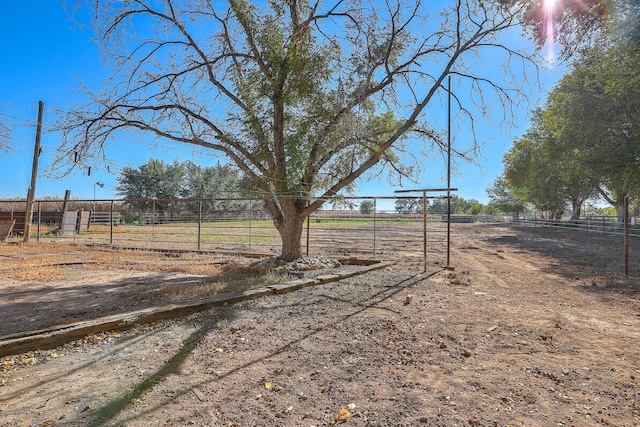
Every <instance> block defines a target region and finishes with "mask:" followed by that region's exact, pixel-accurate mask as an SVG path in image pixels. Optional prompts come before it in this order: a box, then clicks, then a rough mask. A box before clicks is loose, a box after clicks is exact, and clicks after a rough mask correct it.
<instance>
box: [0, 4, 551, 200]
mask: <svg viewBox="0 0 640 427" xmlns="http://www.w3.org/2000/svg"><path fill="white" fill-rule="evenodd" d="M507 36H508V37H513V36H514V35H513V34H510V35H507ZM91 39H92V34H91V32H90V31H89V30H86V29H85V30H83V29H81V28H77V27H76V26H75V25H74V23H73V22H72V21H71V20H70V19H69V17H68V15H67V13H66V12H65V10H64V9H63V6H62V3H61V2H60V1H55V0H34V1H29V2H5V4H3V12H2V14H0V58H2V60H1V65H0V120H3V121H11V122H13V123H15V124H17V126H15V127H14V129H13V132H12V139H11V140H10V141H9V142H10V145H11V146H12V148H13V149H12V150H11V151H10V152H9V153H4V152H0V198H13V197H25V196H26V192H27V188H28V187H29V183H30V178H31V165H32V159H33V146H34V141H35V129H36V118H37V112H38V101H40V100H42V101H44V103H45V125H44V132H43V136H42V145H43V153H42V156H41V157H40V167H39V169H40V170H39V179H38V183H37V189H36V197H37V198H42V197H63V196H64V192H65V190H67V189H68V190H71V196H72V197H73V198H78V199H93V198H94V192H95V196H96V197H97V198H98V199H101V198H115V197H117V195H116V194H115V191H114V188H113V187H114V186H115V185H116V179H115V178H116V176H117V171H118V166H119V167H124V166H132V167H137V166H138V165H140V164H142V163H145V162H147V161H148V160H149V159H150V158H162V159H164V160H166V161H169V162H170V161H173V160H174V159H179V160H186V159H191V160H194V161H195V162H196V163H199V164H201V165H203V166H206V165H210V164H214V163H215V162H216V161H217V160H218V159H217V158H216V157H214V156H210V155H203V154H202V153H200V152H194V150H193V149H191V148H189V147H186V146H176V145H175V144H173V145H172V144H170V143H166V144H163V143H160V144H159V146H154V147H151V146H149V145H148V144H145V143H143V142H139V141H131V140H123V141H114V142H113V145H112V147H111V149H110V151H109V157H110V159H111V160H113V162H114V165H115V166H116V167H114V168H113V169H110V170H109V171H107V170H106V169H101V168H97V167H96V168H92V170H91V174H90V175H88V171H87V170H79V171H76V172H75V173H74V174H72V175H68V176H65V177H62V178H54V177H49V176H47V175H46V169H47V167H48V166H49V165H50V164H51V162H52V160H53V158H54V156H55V148H56V147H57V145H58V136H57V135H55V134H53V133H51V132H48V129H49V128H50V124H51V121H50V119H51V118H52V117H53V116H54V114H55V112H56V111H58V110H62V111H66V110H68V109H70V108H71V106H72V105H73V104H74V103H75V102H79V101H81V98H79V97H78V95H77V93H76V90H77V89H78V88H79V87H80V85H81V82H82V84H86V85H88V86H90V87H92V88H96V89H97V88H99V86H100V81H101V78H103V77H104V76H105V69H104V66H103V64H102V63H101V62H100V57H99V52H98V48H97V46H96V45H95V44H93V43H92V41H91ZM519 43H521V45H522V46H525V47H526V46H527V45H530V43H529V42H528V41H526V40H524V39H522V40H521V42H520V41H519ZM561 73H562V69H561V68H556V69H554V70H543V71H542V76H541V78H542V82H543V86H544V87H545V88H546V89H550V88H551V87H552V86H553V84H554V83H555V82H556V81H557V79H558V78H560V77H561ZM537 96H538V95H537V94H532V97H534V98H536V99H537ZM431 109H432V111H431V112H430V114H431V115H436V116H440V117H443V116H444V115H445V114H446V105H445V104H441V105H432V106H431ZM527 113H528V111H521V112H520V116H519V123H520V126H518V128H517V129H512V130H511V133H501V129H500V123H493V124H491V125H487V126H483V127H481V128H480V129H479V135H480V137H481V140H483V141H485V142H486V145H485V148H484V149H483V150H482V152H481V160H480V166H477V165H470V164H465V163H460V162H458V166H459V170H458V172H457V173H456V174H454V175H453V176H452V186H453V187H457V188H458V189H459V192H458V194H459V195H460V196H462V197H464V198H466V199H472V198H474V199H478V200H480V201H481V202H485V203H486V202H487V195H486V188H487V187H488V186H489V185H490V184H491V183H492V182H493V180H494V179H495V178H496V177H497V176H498V175H499V174H500V172H501V170H502V162H501V161H502V155H503V154H504V152H506V151H507V150H508V149H509V148H510V146H511V140H512V138H513V137H514V136H517V135H519V134H520V133H522V132H523V131H524V130H526V128H527V126H528V121H527V120H526V119H527ZM454 114H455V112H454ZM455 126H456V125H455V123H454V127H455ZM468 136H469V135H468V134H467V133H466V131H465V130H464V129H459V131H458V133H457V135H456V140H454V147H455V146H457V145H460V144H463V145H464V140H465V139H467V138H468ZM98 182H99V183H102V184H104V186H103V187H102V188H101V187H100V186H98V185H96V183H98ZM403 184H404V187H403V188H404V189H408V188H425V187H427V188H431V187H442V186H445V185H446V165H445V162H444V161H443V160H436V161H431V162H429V164H428V168H426V170H425V171H424V172H423V173H422V174H421V176H420V178H419V183H418V184H414V183H411V182H406V181H405V182H403ZM400 188H401V187H396V186H393V187H392V186H390V185H389V184H388V182H387V180H386V179H385V178H384V177H383V178H380V179H375V180H371V181H365V180H361V181H360V182H359V185H358V191H357V194H359V195H363V196H388V195H393V192H394V190H397V189H400Z"/></svg>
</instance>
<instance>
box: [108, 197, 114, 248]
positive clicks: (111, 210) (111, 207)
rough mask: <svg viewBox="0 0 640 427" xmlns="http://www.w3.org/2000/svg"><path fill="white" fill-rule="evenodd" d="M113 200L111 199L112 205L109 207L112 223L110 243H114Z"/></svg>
mask: <svg viewBox="0 0 640 427" xmlns="http://www.w3.org/2000/svg"><path fill="white" fill-rule="evenodd" d="M113 203H114V202H113V200H112V201H111V206H110V207H109V222H110V223H111V225H110V227H109V244H110V245H113Z"/></svg>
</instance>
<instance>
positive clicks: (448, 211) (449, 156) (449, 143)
mask: <svg viewBox="0 0 640 427" xmlns="http://www.w3.org/2000/svg"><path fill="white" fill-rule="evenodd" d="M448 83H449V85H448V86H449V88H448V89H447V94H448V96H447V100H448V102H447V268H449V265H450V260H451V76H449V81H448Z"/></svg>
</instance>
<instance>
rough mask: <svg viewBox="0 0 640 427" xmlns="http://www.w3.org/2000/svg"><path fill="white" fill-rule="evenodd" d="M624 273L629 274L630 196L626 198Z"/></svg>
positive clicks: (626, 275)
mask: <svg viewBox="0 0 640 427" xmlns="http://www.w3.org/2000/svg"><path fill="white" fill-rule="evenodd" d="M623 220H624V275H625V277H628V276H629V196H625V198H624V218H623Z"/></svg>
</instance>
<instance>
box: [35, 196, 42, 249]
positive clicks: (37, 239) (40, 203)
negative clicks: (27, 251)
mask: <svg viewBox="0 0 640 427" xmlns="http://www.w3.org/2000/svg"><path fill="white" fill-rule="evenodd" d="M41 222H42V202H38V232H37V234H36V242H39V241H40V223H41Z"/></svg>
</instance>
